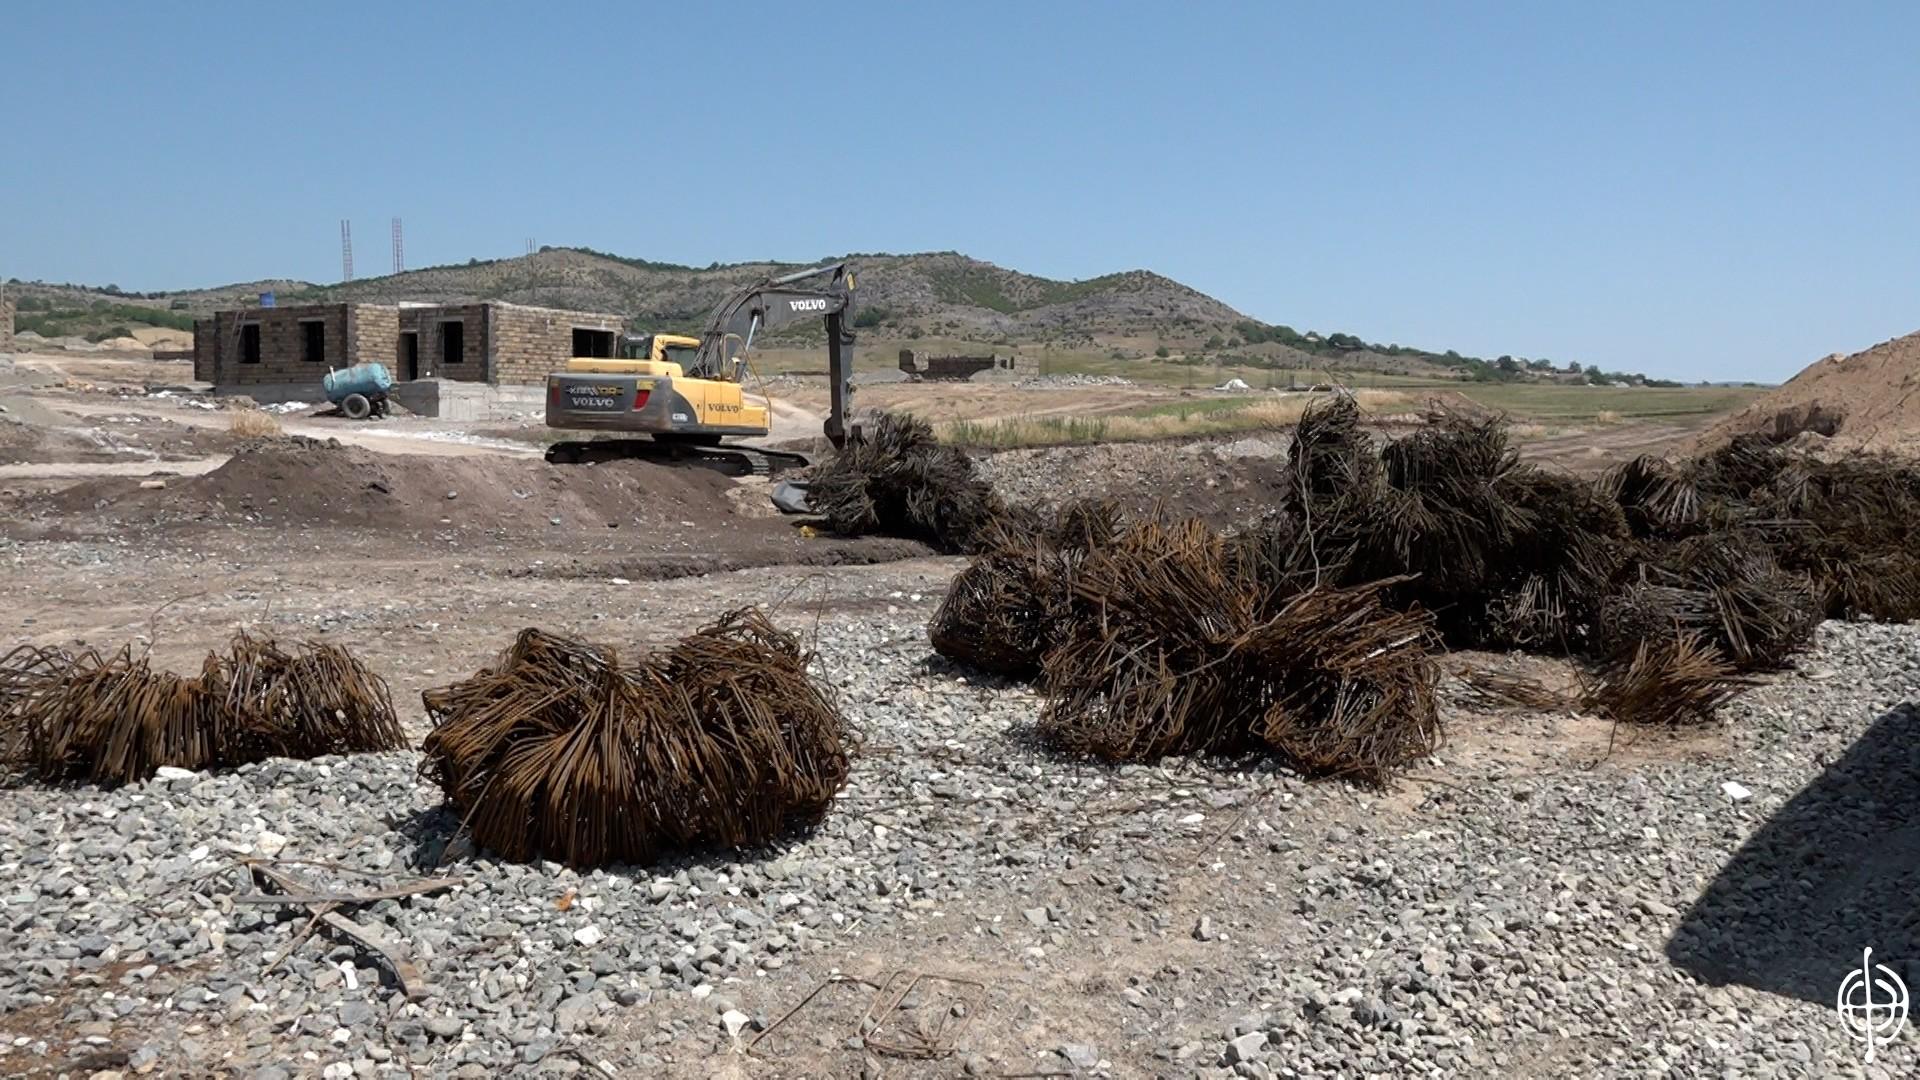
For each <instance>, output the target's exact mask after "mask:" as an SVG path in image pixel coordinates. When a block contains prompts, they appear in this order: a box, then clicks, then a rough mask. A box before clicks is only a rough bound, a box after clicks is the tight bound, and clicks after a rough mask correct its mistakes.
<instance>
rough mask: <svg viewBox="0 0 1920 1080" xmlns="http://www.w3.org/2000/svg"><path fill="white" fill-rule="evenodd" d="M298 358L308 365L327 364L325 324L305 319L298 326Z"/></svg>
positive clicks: (317, 320) (316, 320)
mask: <svg viewBox="0 0 1920 1080" xmlns="http://www.w3.org/2000/svg"><path fill="white" fill-rule="evenodd" d="M300 341H301V348H300V358H301V359H302V360H305V361H306V362H307V363H309V364H324V363H326V362H327V324H326V323H323V322H321V321H320V320H319V319H307V320H305V321H303V322H301V324H300Z"/></svg>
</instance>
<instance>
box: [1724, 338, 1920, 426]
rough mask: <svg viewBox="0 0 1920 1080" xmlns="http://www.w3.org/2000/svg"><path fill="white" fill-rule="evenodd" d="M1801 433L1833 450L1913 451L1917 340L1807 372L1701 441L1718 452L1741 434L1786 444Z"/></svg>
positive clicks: (1918, 411) (1918, 409)
mask: <svg viewBox="0 0 1920 1080" xmlns="http://www.w3.org/2000/svg"><path fill="white" fill-rule="evenodd" d="M1807 430H1811V431H1815V432H1818V433H1819V434H1822V435H1827V436H1830V443H1829V445H1831V446H1833V447H1834V448H1836V449H1864V450H1897V451H1902V452H1920V333H1913V334H1908V335H1907V336H1905V337H1900V338H1894V339H1893V340H1892V341H1884V342H1881V343H1880V344H1878V345H1875V346H1874V347H1873V348H1871V349H1867V350H1865V351H1863V352H1857V353H1854V354H1853V355H1852V356H1842V355H1840V354H1838V353H1835V354H1834V355H1832V356H1829V357H1827V358H1825V359H1823V360H1819V361H1817V362H1815V363H1813V364H1811V365H1809V366H1808V367H1807V368H1806V369H1805V370H1803V371H1801V372H1800V374H1798V375H1795V376H1794V377H1793V378H1792V379H1790V380H1788V381H1787V382H1786V383H1784V384H1782V385H1781V386H1780V388H1779V389H1777V390H1775V391H1773V392H1772V393H1770V394H1767V395H1766V396H1764V397H1761V398H1757V399H1755V400H1754V401H1753V402H1752V403H1751V404H1749V405H1748V406H1747V407H1746V408H1743V409H1741V410H1740V411H1739V412H1736V413H1734V414H1733V415H1731V416H1729V417H1727V418H1726V419H1724V420H1722V421H1720V423H1718V424H1716V425H1714V427H1713V429H1712V430H1711V431H1709V432H1708V433H1707V435H1706V436H1705V437H1704V442H1705V443H1706V444H1707V445H1719V444H1721V443H1724V442H1726V441H1727V440H1728V439H1731V438H1732V437H1733V436H1735V435H1740V434H1745V433H1749V432H1758V433H1764V434H1770V435H1776V436H1779V437H1782V438H1787V437H1792V436H1794V435H1796V434H1798V433H1799V432H1801V431H1807Z"/></svg>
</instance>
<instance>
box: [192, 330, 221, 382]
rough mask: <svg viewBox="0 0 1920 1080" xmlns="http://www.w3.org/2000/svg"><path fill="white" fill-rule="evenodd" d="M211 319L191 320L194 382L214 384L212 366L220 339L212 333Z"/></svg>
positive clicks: (218, 351) (217, 356)
mask: <svg viewBox="0 0 1920 1080" xmlns="http://www.w3.org/2000/svg"><path fill="white" fill-rule="evenodd" d="M213 324H214V320H213V319H195V320H193V378H194V381H195V382H204V383H210V382H214V381H215V379H214V376H213V364H214V361H215V360H216V359H218V358H219V353H220V344H219V342H220V338H219V335H218V334H216V333H215V332H214V329H213Z"/></svg>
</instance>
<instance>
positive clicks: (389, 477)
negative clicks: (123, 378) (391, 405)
mask: <svg viewBox="0 0 1920 1080" xmlns="http://www.w3.org/2000/svg"><path fill="white" fill-rule="evenodd" d="M732 485H733V481H732V480H730V479H729V478H727V477H725V476H722V475H721V474H719V473H717V472H711V471H708V470H705V469H676V468H671V467H667V466H663V465H656V464H652V463H649V462H641V461H621V462H608V463H604V464H599V465H582V466H572V467H555V466H552V465H549V464H547V463H546V462H544V461H539V460H533V459H518V458H506V457H495V456H487V457H478V456H476V457H431V456H425V455H423V456H420V457H404V456H400V455H394V454H377V453H373V452H371V451H367V450H362V449H359V448H357V447H350V446H343V445H341V444H340V443H338V442H335V441H333V440H327V441H325V442H321V441H318V440H313V439H276V440H272V441H268V442H262V443H259V444H256V445H252V446H248V447H246V448H244V449H242V450H241V451H240V452H239V453H236V454H235V455H234V456H233V457H232V458H231V459H230V460H228V461H227V463H226V464H224V465H222V466H220V467H219V468H217V469H214V470H213V471H211V472H209V473H206V474H205V475H202V476H196V477H190V478H187V479H175V480H171V481H169V482H168V484H167V486H166V487H164V488H143V487H141V486H140V482H139V481H137V480H122V479H104V480H97V481H90V482H87V483H83V484H79V485H76V486H74V487H71V488H68V489H67V490H65V491H62V492H60V493H58V494H56V495H54V496H52V497H51V498H49V499H47V500H45V504H46V509H47V510H48V511H49V512H50V514H52V515H58V516H80V517H84V516H92V515H96V514H97V515H98V516H99V517H100V518H102V519H105V520H106V521H110V522H118V523H120V524H143V525H158V526H165V525H170V524H179V523H198V524H205V523H209V522H213V523H230V524H251V525H270V526H323V527H324V526H367V525H378V526H379V527H380V528H382V529H391V530H396V531H406V530H421V531H432V530H445V529H449V528H452V529H463V528H464V529H486V530H490V531H499V532H547V531H551V530H552V529H553V528H555V527H559V528H568V529H597V530H605V529H607V528H617V527H620V526H623V525H638V526H642V527H644V526H646V525H649V524H660V523H666V522H678V521H681V520H688V519H691V520H698V521H704V522H720V521H723V520H726V519H729V518H731V517H732V516H733V510H734V506H733V503H732V501H731V500H729V499H728V498H727V490H728V488H730V487H731V486H732Z"/></svg>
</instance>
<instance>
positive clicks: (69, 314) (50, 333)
mask: <svg viewBox="0 0 1920 1080" xmlns="http://www.w3.org/2000/svg"><path fill="white" fill-rule="evenodd" d="M140 326H158V327H164V328H166V329H169V330H186V331H189V332H191V331H192V330H193V316H192V315H189V314H187V313H186V312H184V311H168V310H165V309H162V308H154V307H146V306H144V305H140V304H119V303H114V302H113V301H110V300H95V301H93V302H91V303H88V304H84V305H80V306H63V305H59V304H56V303H54V302H52V301H49V300H44V299H41V298H40V297H37V296H23V297H21V298H20V300H19V302H18V303H17V304H16V305H15V311H14V317H13V328H14V329H15V330H16V331H29V332H31V333H35V334H39V335H40V336H41V337H50V338H51V337H84V338H86V339H88V340H89V341H105V340H107V339H108V338H115V337H126V336H127V335H128V334H129V333H130V329H129V328H131V327H140Z"/></svg>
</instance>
